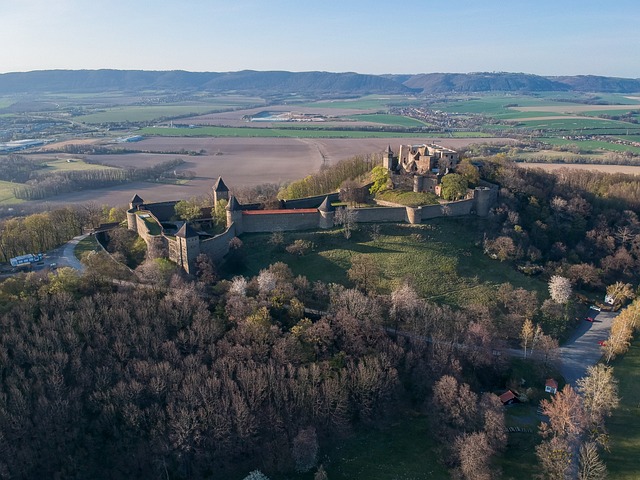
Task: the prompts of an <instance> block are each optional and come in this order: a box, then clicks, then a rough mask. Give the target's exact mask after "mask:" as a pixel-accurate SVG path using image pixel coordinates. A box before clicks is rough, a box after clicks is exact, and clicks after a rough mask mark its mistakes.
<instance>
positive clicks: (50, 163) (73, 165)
mask: <svg viewBox="0 0 640 480" xmlns="http://www.w3.org/2000/svg"><path fill="white" fill-rule="evenodd" d="M60 157H65V158H53V159H52V158H51V157H43V159H42V161H43V162H44V163H45V164H46V166H45V167H44V168H42V169H41V170H38V171H37V172H38V173H45V174H46V173H49V172H72V171H75V172H77V171H86V170H105V169H110V168H113V167H108V166H105V165H97V164H93V163H87V162H85V161H84V160H82V159H79V158H75V157H73V156H72V155H69V156H68V158H66V156H63V155H61V156H60ZM32 158H36V159H37V158H38V156H33V157H32Z"/></svg>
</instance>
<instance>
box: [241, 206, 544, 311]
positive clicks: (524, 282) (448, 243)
mask: <svg viewBox="0 0 640 480" xmlns="http://www.w3.org/2000/svg"><path fill="white" fill-rule="evenodd" d="M483 226H484V224H483V221H482V220H480V219H476V218H469V217H466V218H458V219H454V218H448V219H436V220H433V221H430V222H429V223H426V224H422V225H396V224H381V225H379V233H378V234H376V233H375V232H374V231H373V229H374V226H373V225H365V224H361V225H359V230H358V231H356V232H354V233H353V236H352V237H351V239H349V240H345V238H344V236H343V234H342V231H341V230H340V229H334V230H330V231H309V232H291V233H285V234H284V243H283V245H279V246H276V245H272V244H271V243H270V242H269V241H270V238H271V235H270V234H246V235H243V236H242V237H241V238H242V241H243V242H244V251H245V252H246V258H245V264H246V267H245V269H244V270H243V271H242V272H240V273H242V274H243V275H246V276H253V275H257V274H258V273H259V271H260V270H261V269H263V268H266V267H268V266H269V265H270V264H272V263H275V262H279V261H280V262H284V263H286V264H288V265H289V266H290V268H291V269H292V271H293V272H294V274H295V275H304V276H306V277H307V278H308V279H309V280H310V281H315V280H321V281H324V282H338V283H342V284H344V285H350V283H349V280H348V279H347V270H348V269H349V268H350V267H351V261H352V258H353V256H354V255H358V254H368V255H371V256H372V257H373V258H374V259H375V264H376V266H377V268H378V269H379V271H380V274H379V276H378V278H379V282H378V290H380V291H381V292H386V293H389V292H391V291H392V290H394V289H395V288H396V287H397V286H399V285H400V284H401V283H402V282H403V281H405V280H408V281H409V282H411V283H412V284H413V285H414V286H415V288H416V289H417V290H418V292H419V294H420V295H421V296H422V297H425V298H427V299H429V300H433V301H436V302H438V303H448V304H452V305H464V304H469V303H486V302H488V301H489V300H490V299H491V298H492V296H493V294H494V292H495V287H496V285H499V284H501V283H505V282H509V283H511V284H512V285H513V286H514V287H523V288H526V289H528V290H536V291H538V292H539V297H540V298H544V296H546V285H545V284H544V283H543V282H541V281H538V280H537V279H535V278H532V277H527V276H525V275H523V274H521V273H519V272H517V271H516V270H515V269H514V268H513V267H512V266H511V265H509V264H507V263H500V262H498V261H496V260H492V259H490V258H489V257H487V256H486V255H484V254H483V249H482V232H483ZM296 239H305V240H308V241H311V242H313V244H314V249H313V250H312V251H310V252H309V253H307V254H306V255H304V256H295V255H292V254H290V253H287V252H286V251H285V249H284V247H285V246H287V245H290V244H291V243H293V241H294V240H296Z"/></svg>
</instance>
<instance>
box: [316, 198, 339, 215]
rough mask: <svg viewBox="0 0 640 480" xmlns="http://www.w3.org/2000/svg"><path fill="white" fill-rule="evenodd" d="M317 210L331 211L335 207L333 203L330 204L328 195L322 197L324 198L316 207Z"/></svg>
mask: <svg viewBox="0 0 640 480" xmlns="http://www.w3.org/2000/svg"><path fill="white" fill-rule="evenodd" d="M318 210H320V211H321V212H333V211H334V210H335V208H334V207H333V205H331V202H330V201H329V197H324V200H323V201H322V203H321V204H320V206H319V207H318Z"/></svg>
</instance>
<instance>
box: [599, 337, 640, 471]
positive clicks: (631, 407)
mask: <svg viewBox="0 0 640 480" xmlns="http://www.w3.org/2000/svg"><path fill="white" fill-rule="evenodd" d="M612 366H613V368H614V374H615V376H616V378H617V379H618V381H619V382H620V383H619V388H620V392H619V393H620V398H621V401H620V406H619V407H618V408H617V409H616V411H615V412H614V414H613V416H612V417H611V418H610V419H609V420H608V421H607V426H608V428H609V433H610V435H611V438H610V440H611V442H610V447H611V448H610V450H611V451H610V452H609V453H607V454H605V455H603V459H604V461H605V462H606V464H607V468H608V469H609V478H610V479H611V480H635V479H637V478H638V477H639V475H640V474H639V472H640V342H639V341H638V339H637V338H636V340H635V341H634V342H633V344H632V345H631V348H630V349H629V351H628V352H627V353H626V354H625V355H624V357H622V358H619V359H616V360H615V361H614V362H613V363H612Z"/></svg>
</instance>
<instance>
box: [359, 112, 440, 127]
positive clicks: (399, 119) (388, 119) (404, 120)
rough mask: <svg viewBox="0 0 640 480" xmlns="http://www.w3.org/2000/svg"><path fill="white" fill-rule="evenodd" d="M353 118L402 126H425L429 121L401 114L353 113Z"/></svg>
mask: <svg viewBox="0 0 640 480" xmlns="http://www.w3.org/2000/svg"><path fill="white" fill-rule="evenodd" d="M347 118H351V119H353V120H357V121H365V122H372V123H380V124H382V125H398V126H400V127H424V126H428V124H427V123H425V122H422V121H420V120H416V119H415V118H410V117H403V116H401V115H386V114H362V115H352V116H350V117H347Z"/></svg>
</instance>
